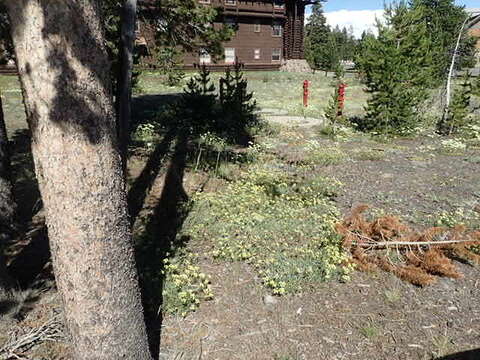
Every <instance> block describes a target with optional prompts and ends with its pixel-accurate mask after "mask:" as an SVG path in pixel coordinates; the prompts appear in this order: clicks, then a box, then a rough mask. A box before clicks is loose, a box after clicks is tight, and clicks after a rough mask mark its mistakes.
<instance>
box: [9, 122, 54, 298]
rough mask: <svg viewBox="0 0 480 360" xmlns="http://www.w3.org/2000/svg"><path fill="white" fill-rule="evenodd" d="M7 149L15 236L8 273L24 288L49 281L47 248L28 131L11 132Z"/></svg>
mask: <svg viewBox="0 0 480 360" xmlns="http://www.w3.org/2000/svg"><path fill="white" fill-rule="evenodd" d="M10 146H11V153H12V157H11V164H12V172H13V177H14V179H15V181H14V182H15V186H14V196H15V200H16V202H17V221H18V234H17V236H16V237H15V238H14V240H13V241H12V243H10V244H7V247H8V263H9V266H8V272H9V274H10V276H12V278H13V279H14V281H15V282H16V283H17V285H18V286H19V287H20V288H21V289H26V288H28V287H29V286H30V285H31V284H32V283H33V282H34V281H41V280H52V279H53V275H52V274H51V271H50V270H46V269H47V268H48V263H49V262H50V247H49V244H48V235H47V228H46V226H45V222H44V219H43V216H41V215H40V214H39V212H40V211H41V209H42V202H41V198H40V192H39V189H38V183H37V180H36V177H35V171H34V164H33V158H32V152H31V148H30V134H29V132H28V130H19V131H17V132H15V134H14V135H13V137H12V140H11V143H10ZM45 270H46V271H45Z"/></svg>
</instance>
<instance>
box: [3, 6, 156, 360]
mask: <svg viewBox="0 0 480 360" xmlns="http://www.w3.org/2000/svg"><path fill="white" fill-rule="evenodd" d="M7 4H8V8H9V14H10V18H11V20H12V35H13V42H14V45H15V52H16V57H17V61H18V71H19V74H20V79H21V84H22V90H23V94H24V102H25V106H26V110H27V117H28V121H29V127H30V130H31V135H32V152H33V157H34V162H35V169H36V175H37V178H38V182H39V187H40V192H41V195H42V200H43V204H44V207H45V213H46V222H47V226H48V234H49V238H50V247H51V251H52V260H53V267H54V272H55V277H56V282H57V286H58V289H59V291H60V293H61V295H62V299H63V303H64V308H65V317H66V321H67V328H68V330H69V332H70V334H71V338H72V348H73V351H74V358H75V359H76V360H83V359H85V360H87V359H88V360H104V359H105V360H107V359H108V360H113V359H115V360H116V359H124V360H125V359H128V360H144V359H151V356H150V353H149V350H148V342H147V336H146V331H145V322H144V318H143V313H142V306H141V298H140V293H139V286H138V279H137V272H136V268H135V263H134V253H133V246H132V236H131V233H130V230H129V219H128V215H127V202H126V191H125V183H124V178H123V172H122V166H121V161H120V156H119V152H118V145H117V136H116V126H115V116H114V106H113V97H112V93H111V82H110V78H109V63H108V60H107V54H106V50H105V47H104V36H103V29H102V22H101V20H100V16H99V6H98V0H62V1H51V0H35V1H32V0H7Z"/></svg>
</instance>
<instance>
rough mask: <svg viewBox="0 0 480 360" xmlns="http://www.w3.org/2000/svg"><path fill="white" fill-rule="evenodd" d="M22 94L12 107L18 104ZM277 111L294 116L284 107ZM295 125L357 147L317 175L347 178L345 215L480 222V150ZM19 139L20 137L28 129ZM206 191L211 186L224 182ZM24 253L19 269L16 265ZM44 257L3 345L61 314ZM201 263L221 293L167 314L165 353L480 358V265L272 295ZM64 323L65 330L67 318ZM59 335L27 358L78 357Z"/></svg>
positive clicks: (311, 359) (228, 266)
mask: <svg viewBox="0 0 480 360" xmlns="http://www.w3.org/2000/svg"><path fill="white" fill-rule="evenodd" d="M262 81H263V80H262ZM262 83H263V82H262ZM15 101H16V99H13V100H11V104H9V106H12V107H13V106H16V103H15ZM270 113H271V112H270ZM282 114H283V115H282ZM270 115H271V114H270ZM270 115H269V116H270ZM9 116H12V115H9ZM273 116H275V114H273ZM278 116H285V115H284V113H283V112H281V111H279V113H278ZM7 119H8V118H7ZM287 120H288V119H287ZM280 122H284V121H283V120H281V121H280ZM312 123H315V121H314V122H312ZM300 125H301V124H300ZM16 129H17V128H15V130H16ZM298 131H299V132H303V133H304V134H305V135H306V136H310V137H312V136H313V137H315V138H316V139H317V140H318V141H319V142H320V144H322V145H325V147H328V146H333V145H335V146H338V147H339V148H340V149H341V150H342V151H343V152H345V153H346V154H348V160H345V161H343V162H341V163H339V164H337V165H331V166H324V167H318V168H316V169H315V170H313V171H315V172H318V173H319V174H321V175H325V176H328V177H332V178H335V179H337V180H339V181H340V182H341V183H342V184H343V186H342V187H341V188H340V191H339V194H338V196H337V197H336V198H335V202H336V205H337V207H338V208H339V209H340V210H341V212H342V214H343V215H347V214H348V213H349V211H350V209H351V208H352V206H354V205H355V204H359V203H366V204H369V205H371V206H372V207H373V208H374V209H375V211H377V213H387V214H397V215H399V216H401V217H402V218H403V219H405V221H406V222H408V223H409V224H410V225H411V226H414V227H418V228H422V227H424V226H430V225H433V224H435V221H436V220H438V218H439V217H441V216H442V215H444V214H455V216H456V217H457V218H458V219H459V220H465V222H467V223H468V224H469V225H472V226H478V225H479V220H478V212H475V209H477V211H478V206H479V203H480V176H479V173H480V148H479V147H478V146H477V147H471V148H469V149H468V150H465V151H459V152H454V153H446V152H444V151H442V150H441V149H442V147H441V140H440V139H438V138H435V137H422V138H414V139H398V140H390V141H387V142H378V141H373V140H370V139H368V138H366V137H352V138H347V139H346V140H344V141H337V142H333V141H332V140H330V139H327V138H324V137H321V136H320V135H318V129H317V128H316V127H315V126H313V127H312V126H301V128H300V129H298ZM15 141H18V145H19V146H20V145H21V144H22V142H21V139H20V136H18V137H17V138H16V139H15ZM27 152H28V148H25V149H23V150H22V152H21V153H19V154H17V155H16V156H17V157H18V164H17V165H16V166H18V167H19V168H20V166H21V165H22V164H23V165H24V164H25V163H29V164H30V162H31V160H30V159H28V158H27V159H26V158H25V157H21V155H22V154H26V153H27ZM16 159H17V158H16ZM145 163H146V159H145V158H144V157H143V156H140V155H135V156H133V158H132V160H131V168H130V172H131V175H132V179H131V180H132V182H133V183H134V182H135V179H136V178H138V177H139V176H141V174H142V170H144V166H145ZM23 165H22V166H23ZM156 165H157V167H159V171H158V175H157V176H156V177H155V179H153V180H152V182H151V183H150V184H149V188H148V191H147V194H148V196H147V198H146V199H145V202H144V203H145V205H144V210H145V208H148V207H149V206H151V207H153V206H154V205H155V204H156V203H157V201H158V200H159V197H160V196H161V194H162V188H163V181H164V178H165V176H164V175H165V170H166V169H165V168H166V164H164V163H162V161H161V160H158V164H156ZM14 166H15V164H14ZM30 167H31V164H30ZM24 172H25V173H24ZM21 175H22V176H21V177H20V180H21V182H20V184H21V186H23V187H20V189H19V192H21V193H23V194H24V195H23V197H24V198H25V199H24V201H25V204H28V206H26V207H27V210H25V214H24V215H23V216H24V217H25V218H28V217H29V216H31V215H32V214H36V217H35V219H37V221H38V224H36V222H34V223H33V224H30V225H29V231H28V234H29V237H30V238H31V239H33V240H32V241H31V242H30V243H29V244H27V243H26V244H25V245H24V246H19V248H20V249H16V250H17V253H22V252H24V251H23V250H26V249H28V248H30V247H31V246H30V245H31V244H32V243H33V244H36V243H37V242H38V241H39V240H37V237H38V236H37V235H38V234H39V233H40V234H42V231H44V228H43V227H42V225H41V213H40V214H38V213H37V212H36V210H38V207H39V205H38V202H37V199H38V193H36V192H35V190H34V184H33V185H28V184H30V183H31V181H30V182H29V181H27V180H28V179H30V180H31V178H32V173H31V169H30V170H29V171H26V170H25V171H23V172H22V174H21ZM27 178H28V179H27ZM203 180H204V179H203ZM198 181H199V180H198V175H192V174H189V173H186V175H185V179H184V183H183V187H184V188H185V190H186V191H187V193H188V192H189V191H191V190H192V189H194V188H195V186H196V185H198ZM208 186H210V187H211V188H214V187H215V181H214V180H212V181H211V183H210V184H209V185H208ZM25 189H27V190H28V192H27V191H25ZM25 194H29V195H28V196H27V195H25ZM20 195H21V194H20ZM138 211H140V210H138ZM452 216H453V215H452ZM42 229H43V230H42ZM43 237H45V236H43ZM37 245H38V244H37ZM193 246H194V247H195V250H196V251H197V252H198V253H199V254H207V253H208V252H209V251H210V250H211V244H208V243H199V244H194V245H193ZM39 247H40V248H42V245H41V244H40V245H38V247H35V246H33V251H34V253H35V254H39V250H38V249H39ZM44 250H45V249H43V248H42V252H44ZM30 251H32V250H30ZM46 252H47V253H48V247H47V249H46ZM15 256H16V255H12V259H11V261H12V262H11V266H14V267H15V266H17V267H19V265H18V264H19V261H18V257H17V261H16V262H15ZM30 258H32V256H30ZM41 260H44V261H41V262H40V263H39V264H36V263H35V264H34V263H32V264H31V266H32V267H33V266H37V268H36V270H38V269H40V270H41V274H42V275H41V276H37V277H36V278H34V279H28V278H26V279H25V280H24V285H23V287H24V288H25V290H24V291H23V292H22V293H21V294H20V295H19V299H18V300H19V301H18V303H17V304H15V306H13V307H12V308H11V309H9V314H10V315H8V319H9V320H8V322H7V323H5V322H0V323H1V324H3V329H1V328H0V348H1V347H2V342H4V341H6V340H7V339H8V338H9V336H13V335H21V334H26V333H28V331H29V330H30V329H34V328H38V326H40V325H41V324H43V323H44V322H45V321H47V320H48V319H51V318H52V317H56V316H59V315H58V314H61V306H60V301H59V297H58V295H57V293H56V291H55V287H54V284H53V282H52V280H53V279H52V276H51V272H50V268H49V262H48V255H47V258H42V259H41ZM200 260H201V268H202V271H204V272H205V273H207V274H209V275H210V276H211V278H212V282H211V283H212V288H213V291H214V294H215V297H214V299H213V300H212V301H208V302H205V303H202V304H201V306H200V308H199V309H198V310H197V311H196V312H194V313H192V314H190V315H188V316H187V317H185V318H182V317H178V316H173V315H165V316H164V318H163V319H162V322H161V326H160V328H159V329H157V330H159V331H160V359H162V360H167V359H168V360H170V359H171V360H180V359H183V360H190V359H192V360H193V359H195V360H199V359H203V360H210V359H211V360H217V359H218V360H224V359H225V360H227V359H229V360H230V359H265V360H266V359H271V360H300V359H302V360H303V359H306V360H316V359H319V360H321V359H325V360H346V359H359V360H377V359H378V360H381V359H386V360H394V359H402V360H416V359H421V360H431V359H435V360H440V359H443V360H447V359H451V360H453V359H458V360H478V359H480V301H479V299H480V269H479V268H478V267H473V266H470V265H468V264H465V263H460V262H458V263H457V265H458V267H459V269H460V270H461V271H462V272H463V273H464V275H465V276H464V278H462V279H460V280H452V279H447V278H441V279H439V281H438V282H437V283H436V284H434V285H432V286H428V287H425V288H419V287H415V286H413V285H411V284H408V283H405V282H402V281H400V280H399V279H397V278H396V277H394V276H393V275H390V274H386V273H381V272H380V273H373V274H364V273H359V272H356V273H354V275H353V276H352V280H351V281H350V282H347V283H340V282H327V283H322V284H319V285H318V288H317V289H315V290H314V291H311V292H307V293H301V294H298V295H295V296H293V295H292V296H283V297H271V296H270V295H269V293H268V291H267V290H265V288H264V287H263V286H262V284H261V282H260V279H259V278H258V277H257V276H256V273H255V272H254V271H253V270H252V269H251V267H250V266H249V265H248V264H246V263H227V262H217V261H213V260H212V259H211V257H209V256H207V255H205V256H201V257H200ZM15 264H17V265H15ZM42 269H43V270H42ZM5 318H6V317H5ZM1 324H0V325H1ZM58 327H59V329H60V330H61V324H59V325H58ZM57 340H58V341H56V342H52V341H47V342H44V343H43V344H41V345H39V346H35V347H33V348H32V349H30V350H29V351H27V352H26V353H25V355H26V358H28V359H38V360H40V359H45V360H47V359H48V360H50V359H52V360H53V359H56V360H60V359H69V348H68V341H67V339H65V338H63V337H59V338H58V339H57Z"/></svg>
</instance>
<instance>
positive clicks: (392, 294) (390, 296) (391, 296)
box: [384, 289, 402, 304]
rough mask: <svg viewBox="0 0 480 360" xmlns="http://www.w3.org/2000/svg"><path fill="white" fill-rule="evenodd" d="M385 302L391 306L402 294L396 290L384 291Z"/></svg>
mask: <svg viewBox="0 0 480 360" xmlns="http://www.w3.org/2000/svg"><path fill="white" fill-rule="evenodd" d="M384 295H385V300H386V301H387V302H389V303H391V304H394V303H396V302H398V301H399V300H400V299H401V298H402V294H401V293H400V291H399V290H398V289H393V290H385V293H384Z"/></svg>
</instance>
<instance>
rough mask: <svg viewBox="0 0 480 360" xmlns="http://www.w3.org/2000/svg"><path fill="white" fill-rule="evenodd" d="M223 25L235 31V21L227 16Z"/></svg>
mask: <svg viewBox="0 0 480 360" xmlns="http://www.w3.org/2000/svg"><path fill="white" fill-rule="evenodd" d="M225 25H227V26H230V27H232V28H233V29H235V28H236V27H237V21H236V20H235V18H234V17H231V16H227V17H226V18H225Z"/></svg>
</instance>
